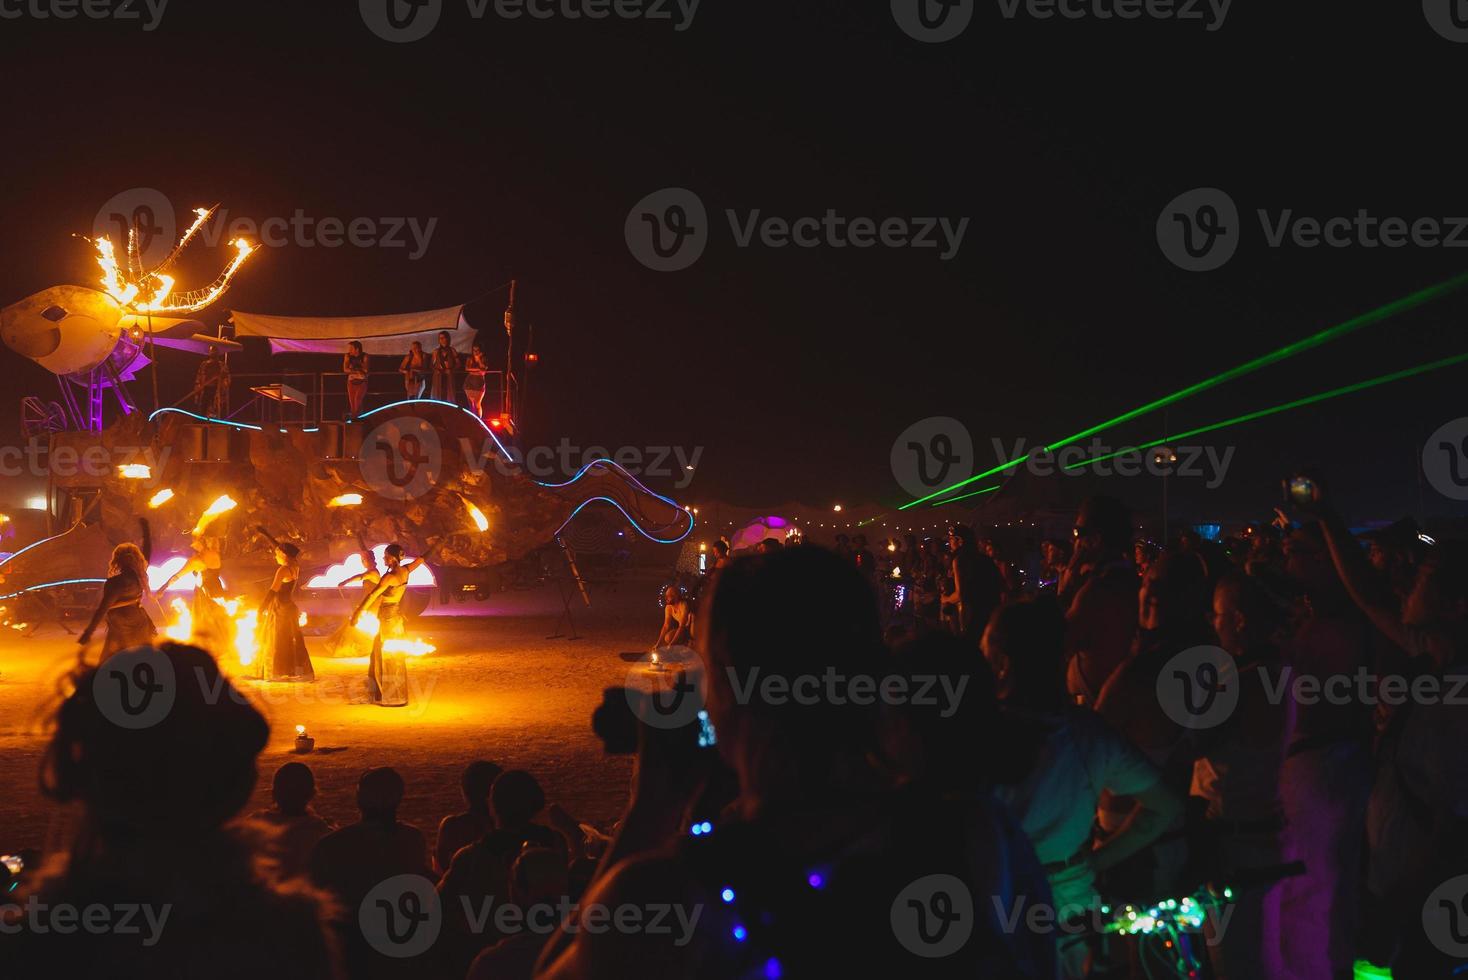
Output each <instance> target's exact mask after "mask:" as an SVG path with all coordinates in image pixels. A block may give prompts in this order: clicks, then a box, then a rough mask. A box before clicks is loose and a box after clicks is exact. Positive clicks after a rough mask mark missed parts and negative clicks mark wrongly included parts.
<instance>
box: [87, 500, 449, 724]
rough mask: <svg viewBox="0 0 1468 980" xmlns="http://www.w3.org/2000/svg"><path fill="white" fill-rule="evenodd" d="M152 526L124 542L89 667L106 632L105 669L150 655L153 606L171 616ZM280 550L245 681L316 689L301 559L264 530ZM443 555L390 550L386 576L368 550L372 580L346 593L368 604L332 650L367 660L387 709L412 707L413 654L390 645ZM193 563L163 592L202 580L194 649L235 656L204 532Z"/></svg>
mask: <svg viewBox="0 0 1468 980" xmlns="http://www.w3.org/2000/svg"><path fill="white" fill-rule="evenodd" d="M140 523H141V524H142V544H141V545H137V544H133V543H132V542H124V543H123V544H120V545H118V546H117V547H116V548H114V549H113V551H112V559H111V562H110V563H109V565H108V569H107V579H106V581H105V582H104V584H103V586H102V598H101V600H100V601H99V602H98V604H97V608H96V610H95V611H94V612H93V614H92V618H91V620H90V621H89V622H88V623H87V625H86V627H85V628H84V629H83V630H82V632H81V634H80V635H79V636H78V638H77V642H78V644H79V647H80V649H79V653H78V656H79V657H85V655H86V652H87V648H88V646H89V645H90V644H91V642H92V637H93V634H94V633H96V631H97V629H98V627H105V630H106V633H105V636H104V638H103V642H102V649H101V658H100V659H101V660H104V661H105V660H106V659H107V658H109V657H111V656H112V655H113V654H116V653H120V652H121V651H123V650H130V649H133V648H135V647H143V646H148V645H149V644H151V643H153V642H154V641H155V639H156V637H157V634H158V629H157V627H156V626H155V625H154V622H153V619H152V617H151V616H149V615H148V611H147V609H146V608H145V606H144V604H145V602H149V603H152V604H153V605H154V606H155V607H157V608H158V609H159V611H160V612H161V611H162V608H161V606H160V605H159V604H158V600H157V597H156V595H155V593H154V592H153V591H152V590H150V589H149V587H148V563H149V561H150V560H151V559H150V556H151V543H150V536H149V529H148V524H147V522H146V521H142V522H140ZM256 530H257V531H259V533H260V534H261V535H262V536H263V537H264V538H265V539H266V540H268V541H269V542H270V544H271V546H272V548H273V553H274V558H275V565H276V568H275V574H274V576H273V577H272V579H271V583H270V588H269V590H268V591H267V592H266V593H265V595H264V597H263V598H262V600H261V602H260V605H259V610H258V616H257V624H256V627H255V631H254V638H255V645H256V653H255V656H254V658H253V659H252V660H251V661H250V662H249V663H242V664H241V666H242V667H244V668H245V670H244V676H246V677H249V678H252V679H254V680H262V681H314V680H315V679H316V672H315V669H314V668H313V667H312V665H311V655H310V653H309V652H308V650H307V648H306V639H305V635H304V634H303V633H302V631H301V625H302V622H301V619H302V617H301V611H300V609H299V607H297V605H296V603H295V590H296V584H297V582H298V581H299V580H300V575H301V563H300V555H301V550H300V548H299V547H297V546H296V545H294V544H291V543H290V542H288V541H279V540H277V539H276V538H274V537H273V536H271V535H270V533H269V532H268V531H267V530H266V529H265V528H263V527H259V528H257V529H256ZM437 548H438V544H437V543H435V544H434V545H432V546H430V548H429V549H428V551H427V552H425V553H424V554H423V555H421V556H419V557H417V558H406V557H405V555H404V552H403V548H402V546H401V545H398V544H390V545H388V546H387V547H386V548H385V549H384V550H383V561H384V563H385V564H386V566H387V567H386V569H385V570H383V569H379V567H378V565H377V558H376V556H375V555H374V554H373V552H372V551H371V549H369V548H368V547H367V546H366V545H365V544H361V550H360V552H359V556H360V558H361V560H362V562H363V566H364V568H365V571H363V572H361V573H360V574H358V575H355V576H352V577H351V578H349V579H347V580H345V581H344V582H342V583H341V585H342V586H346V585H350V584H352V583H353V582H361V583H362V599H361V601H360V602H359V603H358V604H357V605H356V607H355V608H354V609H353V611H352V614H351V615H350V616H349V617H348V618H347V620H346V621H345V622H343V623H342V625H341V626H340V627H339V628H338V629H337V630H336V632H335V633H333V634H332V636H331V637H330V639H329V640H328V642H327V651H328V655H329V656H333V657H355V656H363V655H366V656H367V658H368V667H367V685H366V686H367V699H368V700H369V701H370V702H371V703H373V704H377V705H381V706H383V707H402V706H404V705H406V704H407V703H408V672H407V664H406V660H405V657H404V654H403V653H402V652H401V651H397V650H394V649H391V644H389V643H388V641H391V640H394V639H399V638H401V637H403V636H404V635H405V632H406V629H405V626H406V624H405V620H404V618H403V613H402V609H401V605H402V601H403V596H404V594H405V592H406V591H407V588H408V578H409V575H410V574H411V572H412V570H413V569H414V568H415V567H417V566H418V565H419V564H421V563H422V562H424V561H426V560H427V559H428V557H429V556H430V555H432V554H433V552H434V551H436V550H437ZM191 550H192V554H191V555H190V557H189V558H188V560H187V561H186V562H185V563H184V565H183V567H181V568H180V569H179V570H178V571H177V572H175V573H174V574H173V576H171V577H170V578H169V579H168V581H167V582H165V583H164V584H163V587H162V588H161V589H159V590H157V591H158V592H159V593H162V592H166V591H167V590H168V589H169V588H170V587H171V586H172V585H173V583H174V582H175V581H177V580H179V579H181V578H184V577H185V576H189V575H195V576H197V581H196V585H195V589H194V599H193V603H192V608H191V610H190V612H191V615H192V633H193V636H192V639H193V640H194V641H195V642H197V643H199V644H201V645H202V646H204V647H205V648H207V649H212V650H215V651H219V650H224V649H229V648H231V647H233V646H234V642H235V633H236V629H237V627H236V625H235V623H234V621H233V620H231V618H230V616H229V614H228V613H227V612H226V610H225V609H224V607H223V605H221V602H220V601H216V600H221V601H222V600H223V599H224V598H225V592H224V583H223V580H222V579H221V578H220V574H219V571H220V567H221V560H220V542H219V539H218V538H215V537H211V536H209V535H207V534H206V533H205V532H202V531H201V532H196V533H195V534H194V536H193V540H192V543H191ZM368 614H371V615H374V616H376V617H377V623H378V628H377V630H376V631H375V632H374V633H370V634H369V633H368V632H365V631H363V630H362V629H359V625H360V624H361V622H362V619H363V617H364V616H365V615H368Z"/></svg>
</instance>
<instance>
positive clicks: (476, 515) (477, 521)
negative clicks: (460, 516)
mask: <svg viewBox="0 0 1468 980" xmlns="http://www.w3.org/2000/svg"><path fill="white" fill-rule="evenodd" d="M464 506H465V507H467V508H469V516H470V517H472V518H473V519H474V526H475V527H477V528H479V530H481V531H488V530H489V518H487V517H485V516H484V512H483V511H482V510H480V509H479V508H478V507H475V506H474V505H473V504H471V503H470V502H469V501H467V500H466V501H464Z"/></svg>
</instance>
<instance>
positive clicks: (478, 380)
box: [464, 344, 489, 419]
mask: <svg viewBox="0 0 1468 980" xmlns="http://www.w3.org/2000/svg"><path fill="white" fill-rule="evenodd" d="M488 373H489V361H487V360H485V357H484V348H482V347H480V346H479V345H478V344H475V345H474V350H473V351H472V352H471V353H470V354H469V359H468V360H467V361H465V362H464V394H465V395H467V396H468V397H469V405H470V406H471V407H472V408H473V409H474V414H475V415H476V416H477V417H479V418H481V419H482V418H484V377H485V375H487V374H488Z"/></svg>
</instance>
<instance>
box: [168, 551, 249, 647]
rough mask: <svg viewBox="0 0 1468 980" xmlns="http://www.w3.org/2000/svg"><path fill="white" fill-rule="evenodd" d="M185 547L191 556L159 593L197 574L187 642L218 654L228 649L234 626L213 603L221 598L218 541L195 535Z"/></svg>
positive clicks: (222, 584) (222, 597) (222, 590)
mask: <svg viewBox="0 0 1468 980" xmlns="http://www.w3.org/2000/svg"><path fill="white" fill-rule="evenodd" d="M189 547H190V548H191V549H192V551H193V554H191V555H189V560H188V561H186V562H184V566H183V567H182V568H180V569H179V570H178V571H176V572H174V573H173V575H172V576H171V577H170V578H169V579H168V581H167V582H164V583H163V588H161V589H159V590H158V592H159V594H160V595H161V594H164V593H167V592H168V589H169V587H170V586H172V585H173V583H174V582H176V581H178V580H179V579H181V578H183V577H184V576H186V575H197V576H198V580H197V584H196V585H195V586H194V601H193V605H192V607H191V609H190V613H191V615H192V622H193V633H192V635H191V637H190V642H191V643H193V644H195V645H196V646H202V647H203V648H204V649H205V650H210V651H212V652H214V654H215V655H216V656H217V655H218V654H219V653H221V652H222V651H224V650H225V649H228V648H229V646H230V643H231V642H232V638H233V636H234V623H232V622H231V621H230V618H229V613H228V612H226V611H225V609H224V607H223V606H222V605H220V604H219V602H217V601H215V600H223V599H224V581H223V580H222V579H221V578H220V577H219V569H220V567H221V565H222V564H223V561H222V559H221V557H220V553H219V539H218V538H217V537H214V536H212V535H205V534H203V533H195V534H194V536H193V540H192V541H191V542H190V544H189Z"/></svg>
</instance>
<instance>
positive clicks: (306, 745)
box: [296, 725, 316, 755]
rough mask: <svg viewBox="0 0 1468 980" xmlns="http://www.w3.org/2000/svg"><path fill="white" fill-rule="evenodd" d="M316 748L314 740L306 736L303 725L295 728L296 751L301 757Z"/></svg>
mask: <svg viewBox="0 0 1468 980" xmlns="http://www.w3.org/2000/svg"><path fill="white" fill-rule="evenodd" d="M315 747H316V740H315V739H314V738H312V737H311V736H310V735H307V734H306V726H305V725H297V726H296V751H297V752H300V753H302V754H303V755H304V754H305V753H307V752H310V751H311V750H312V749H314V748H315Z"/></svg>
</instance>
